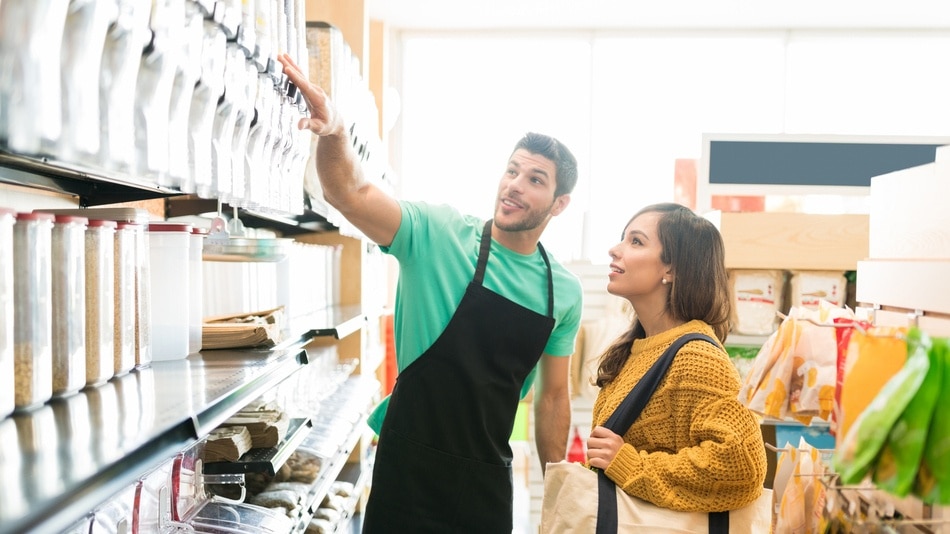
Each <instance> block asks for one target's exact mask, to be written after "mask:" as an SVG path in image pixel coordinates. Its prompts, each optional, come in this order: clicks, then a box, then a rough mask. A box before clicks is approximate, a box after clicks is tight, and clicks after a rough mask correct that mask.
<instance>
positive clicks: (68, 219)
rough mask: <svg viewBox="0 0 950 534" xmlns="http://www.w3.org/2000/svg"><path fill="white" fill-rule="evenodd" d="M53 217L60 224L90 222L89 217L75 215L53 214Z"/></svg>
mask: <svg viewBox="0 0 950 534" xmlns="http://www.w3.org/2000/svg"><path fill="white" fill-rule="evenodd" d="M53 217H54V218H55V220H56V222H57V223H60V224H89V219H87V218H85V217H77V216H75V215H53Z"/></svg>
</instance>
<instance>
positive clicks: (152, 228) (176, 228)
mask: <svg viewBox="0 0 950 534" xmlns="http://www.w3.org/2000/svg"><path fill="white" fill-rule="evenodd" d="M191 228H192V226H191V225H190V224H188V223H170V222H157V223H154V222H153V223H148V231H149V232H187V233H191Z"/></svg>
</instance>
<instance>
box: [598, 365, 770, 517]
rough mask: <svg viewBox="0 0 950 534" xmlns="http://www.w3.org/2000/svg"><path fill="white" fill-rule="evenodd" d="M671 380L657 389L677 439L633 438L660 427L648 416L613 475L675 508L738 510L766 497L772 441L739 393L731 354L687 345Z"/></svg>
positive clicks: (627, 442)
mask: <svg viewBox="0 0 950 534" xmlns="http://www.w3.org/2000/svg"><path fill="white" fill-rule="evenodd" d="M684 349H685V348H684ZM664 382H665V383H664V384H662V385H661V388H660V389H659V390H658V391H657V393H658V394H660V398H659V402H660V403H661V405H663V406H665V409H664V411H667V413H669V418H668V421H669V423H670V425H671V430H670V432H669V433H672V434H673V435H674V436H675V437H674V438H673V441H674V442H675V446H673V447H669V446H667V447H665V448H664V447H659V446H657V447H653V448H654V449H655V450H646V447H647V446H646V445H644V448H641V449H639V450H638V449H637V448H635V447H634V446H633V445H631V441H633V440H631V439H630V438H631V435H635V434H637V433H640V436H641V438H642V437H643V436H644V435H646V434H649V433H650V432H651V430H652V429H656V428H657V427H658V425H655V424H654V425H651V424H649V423H650V422H649V421H648V422H646V424H644V421H642V419H641V420H639V421H638V422H637V423H636V424H634V425H633V426H632V427H631V428H630V430H629V431H628V433H627V435H626V436H625V437H624V438H625V439H624V441H625V444H624V445H623V447H622V448H621V449H620V451H619V452H618V454H617V456H616V457H615V458H614V460H613V461H612V462H611V463H610V465H609V466H608V467H607V471H606V473H607V476H608V477H609V478H610V479H611V480H613V481H614V482H615V483H616V484H617V485H618V486H620V487H622V488H623V489H624V491H626V492H627V493H629V494H630V495H633V496H635V497H639V498H641V499H644V500H647V501H650V502H652V503H654V504H656V505H658V506H663V507H666V508H671V509H674V510H684V511H701V512H712V511H720V510H733V509H736V508H741V507H743V506H745V505H747V504H749V503H751V502H752V501H754V500H755V499H756V498H758V496H759V495H760V494H761V491H762V485H763V482H764V480H765V471H766V458H765V446H764V443H763V440H762V434H761V430H760V428H759V425H758V422H757V420H756V419H755V416H754V415H753V414H752V412H750V411H749V409H748V408H747V407H745V406H743V405H742V404H741V403H740V402H739V400H738V390H739V378H738V373H737V372H736V370H735V367H734V366H733V364H732V362H731V361H729V359H728V357H727V356H726V355H725V354H723V353H721V351H717V354H716V355H715V356H711V355H710V354H709V352H707V351H706V350H698V351H688V350H681V351H680V353H679V354H678V355H677V358H676V360H674V364H673V366H672V367H671V368H670V370H669V372H668V374H667V377H666V379H665V381H664ZM654 400H657V394H654V399H651V403H652V402H654ZM659 426H662V425H659ZM647 442H649V439H647V440H646V441H643V440H641V441H639V443H644V444H645V443H647ZM657 443H659V442H657Z"/></svg>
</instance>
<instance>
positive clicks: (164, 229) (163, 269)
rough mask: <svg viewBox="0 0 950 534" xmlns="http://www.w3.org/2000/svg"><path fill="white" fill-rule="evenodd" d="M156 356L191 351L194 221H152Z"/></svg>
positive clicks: (163, 357)
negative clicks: (192, 235) (191, 260)
mask: <svg viewBox="0 0 950 534" xmlns="http://www.w3.org/2000/svg"><path fill="white" fill-rule="evenodd" d="M148 232H149V248H150V253H151V254H150V256H149V262H150V265H149V269H150V280H151V285H152V299H151V300H152V336H151V338H152V343H151V347H152V358H153V359H154V360H156V361H159V360H178V359H183V358H186V357H187V356H188V352H189V346H188V345H189V343H188V341H189V329H190V325H189V319H188V317H189V313H190V308H191V304H190V300H191V299H192V297H193V295H189V294H188V291H190V289H191V286H190V278H191V276H190V265H189V262H190V259H189V258H190V254H191V225H190V224H184V223H168V222H162V223H150V224H149V225H148Z"/></svg>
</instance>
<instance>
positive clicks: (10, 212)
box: [0, 207, 16, 219]
mask: <svg viewBox="0 0 950 534" xmlns="http://www.w3.org/2000/svg"><path fill="white" fill-rule="evenodd" d="M4 215H10V216H11V217H13V218H14V219H15V218H16V210H15V209H13V208H2V207H0V217H3V216H4Z"/></svg>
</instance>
